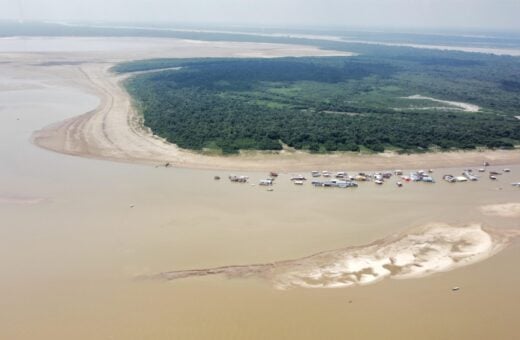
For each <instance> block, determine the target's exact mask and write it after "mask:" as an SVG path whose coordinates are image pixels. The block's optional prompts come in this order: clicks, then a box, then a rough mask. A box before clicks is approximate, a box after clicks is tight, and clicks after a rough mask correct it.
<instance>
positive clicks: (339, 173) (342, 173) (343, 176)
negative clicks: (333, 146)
mask: <svg viewBox="0 0 520 340" xmlns="http://www.w3.org/2000/svg"><path fill="white" fill-rule="evenodd" d="M347 176H348V175H347V173H346V172H344V171H340V172H338V173H336V178H346V177H347Z"/></svg>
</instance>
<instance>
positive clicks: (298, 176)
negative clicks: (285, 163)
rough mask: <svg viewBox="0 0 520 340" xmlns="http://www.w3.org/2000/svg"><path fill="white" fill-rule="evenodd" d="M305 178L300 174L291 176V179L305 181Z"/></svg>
mask: <svg viewBox="0 0 520 340" xmlns="http://www.w3.org/2000/svg"><path fill="white" fill-rule="evenodd" d="M306 180H307V178H305V177H303V176H302V175H297V176H292V177H291V181H306Z"/></svg>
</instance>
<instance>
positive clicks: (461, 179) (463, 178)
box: [455, 176, 468, 182]
mask: <svg viewBox="0 0 520 340" xmlns="http://www.w3.org/2000/svg"><path fill="white" fill-rule="evenodd" d="M455 180H456V181H457V182H467V181H468V179H467V178H466V177H464V176H457V177H455Z"/></svg>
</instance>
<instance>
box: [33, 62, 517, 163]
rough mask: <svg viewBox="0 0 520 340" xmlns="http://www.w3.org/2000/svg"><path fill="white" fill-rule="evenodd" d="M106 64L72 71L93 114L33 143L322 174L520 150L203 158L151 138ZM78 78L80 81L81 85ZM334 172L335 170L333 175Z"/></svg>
mask: <svg viewBox="0 0 520 340" xmlns="http://www.w3.org/2000/svg"><path fill="white" fill-rule="evenodd" d="M112 65H113V64H110V63H89V64H83V65H80V66H76V67H75V68H76V71H77V73H78V80H77V81H78V82H81V83H82V86H84V87H86V88H87V89H88V90H89V91H90V92H92V93H95V94H96V95H97V96H99V98H100V105H99V107H98V108H97V109H95V110H94V111H92V112H88V113H86V114H83V115H81V116H78V117H74V118H71V119H68V120H65V121H63V122H60V123H56V124H53V125H51V126H48V127H45V128H43V129H42V130H39V131H36V132H35V133H34V135H33V142H34V143H35V144H36V145H38V146H40V147H43V148H45V149H48V150H52V151H56V152H60V153H65V154H69V155H75V156H81V157H91V158H100V159H108V160H114V161H122V162H136V163H145V164H161V163H162V164H164V163H166V162H169V163H170V164H171V165H173V166H176V167H184V168H198V169H226V170H245V171H247V170H249V171H269V170H277V171H304V170H314V169H317V168H323V167H324V166H326V167H329V168H331V169H332V168H334V169H336V168H337V169H349V170H366V169H381V168H387V169H392V168H417V167H426V168H442V167H455V166H466V165H470V164H482V162H483V161H487V162H490V163H492V164H496V165H498V164H508V165H511V164H516V163H518V162H519V161H520V150H516V151H471V152H448V153H428V154H421V155H418V154H416V155H398V154H395V153H384V154H378V155H359V154H353V153H338V154H330V155H312V154H308V153H306V152H301V151H282V152H280V153H261V152H251V153H245V154H243V155H239V156H228V157H218V156H207V155H203V154H200V153H196V152H191V151H187V150H183V149H180V148H178V147H177V146H176V145H173V144H171V143H168V142H166V141H165V140H164V139H162V138H159V137H157V136H154V135H153V134H152V133H151V131H150V130H149V129H147V128H145V127H144V126H143V119H142V116H140V115H139V114H138V113H137V112H136V111H135V110H134V109H133V107H132V104H131V98H130V97H129V95H128V93H127V92H126V91H125V90H124V88H123V87H122V84H121V82H122V81H123V80H124V77H121V76H118V75H115V74H112V73H111V72H110V67H111V66H112ZM80 78H81V79H80ZM334 169H333V170H334Z"/></svg>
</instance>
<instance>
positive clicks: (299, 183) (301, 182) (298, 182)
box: [293, 180, 303, 185]
mask: <svg viewBox="0 0 520 340" xmlns="http://www.w3.org/2000/svg"><path fill="white" fill-rule="evenodd" d="M293 183H294V184H295V185H303V181H299V180H295V181H293Z"/></svg>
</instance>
